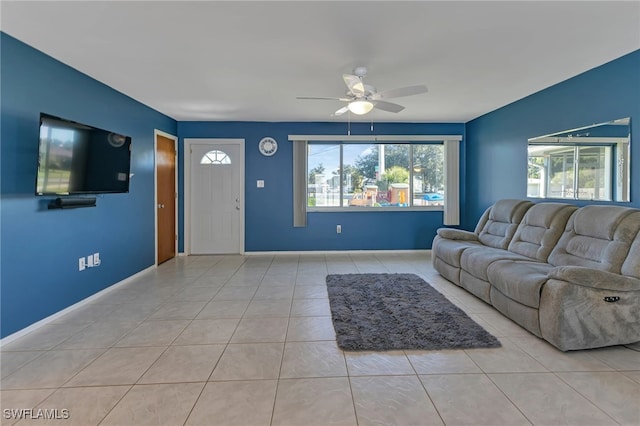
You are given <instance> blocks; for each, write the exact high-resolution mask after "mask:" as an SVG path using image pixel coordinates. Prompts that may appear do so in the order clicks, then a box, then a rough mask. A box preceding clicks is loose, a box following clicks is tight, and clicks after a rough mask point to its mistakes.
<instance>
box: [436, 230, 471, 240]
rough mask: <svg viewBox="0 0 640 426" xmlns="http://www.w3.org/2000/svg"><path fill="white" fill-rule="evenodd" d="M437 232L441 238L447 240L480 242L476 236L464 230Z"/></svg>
mask: <svg viewBox="0 0 640 426" xmlns="http://www.w3.org/2000/svg"><path fill="white" fill-rule="evenodd" d="M437 232H438V235H439V236H440V237H442V238H446V239H447V240H462V241H478V236H477V235H476V234H474V233H473V232H469V231H463V230H462V229H453V228H440V229H438V231H437Z"/></svg>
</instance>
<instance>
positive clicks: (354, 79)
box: [342, 74, 364, 96]
mask: <svg viewBox="0 0 640 426" xmlns="http://www.w3.org/2000/svg"><path fill="white" fill-rule="evenodd" d="M342 79H343V80H344V83H345V84H346V85H347V87H348V88H349V91H350V92H351V93H353V94H354V95H356V96H362V95H364V84H363V83H362V80H360V77H358V76H357V75H352V74H342Z"/></svg>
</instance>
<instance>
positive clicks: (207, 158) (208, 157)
mask: <svg viewBox="0 0 640 426" xmlns="http://www.w3.org/2000/svg"><path fill="white" fill-rule="evenodd" d="M200 164H212V165H218V164H231V158H229V156H228V155H227V153H226V152H224V151H218V150H213V151H209V152H207V153H206V154H205V155H203V156H202V158H201V159H200Z"/></svg>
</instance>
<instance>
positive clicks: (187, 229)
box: [182, 138, 245, 256]
mask: <svg viewBox="0 0 640 426" xmlns="http://www.w3.org/2000/svg"><path fill="white" fill-rule="evenodd" d="M194 144H195V145H211V146H212V147H215V146H216V145H230V144H232V145H238V147H239V148H240V161H239V162H238V163H236V164H237V166H238V167H240V229H239V233H240V254H244V191H245V187H244V160H245V159H244V139H211V138H185V140H184V155H183V156H182V157H183V159H182V160H183V166H184V167H183V170H184V254H186V255H187V256H188V255H190V254H191V145H194Z"/></svg>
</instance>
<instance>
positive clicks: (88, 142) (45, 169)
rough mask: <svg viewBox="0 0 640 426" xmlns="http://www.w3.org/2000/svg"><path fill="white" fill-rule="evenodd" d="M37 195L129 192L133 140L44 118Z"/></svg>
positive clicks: (72, 122)
mask: <svg viewBox="0 0 640 426" xmlns="http://www.w3.org/2000/svg"><path fill="white" fill-rule="evenodd" d="M39 147H40V149H39V152H38V174H37V179H36V195H66V194H69V195H71V194H100V193H114V192H129V171H130V167H131V138H130V137H128V136H124V135H120V134H118V133H114V132H109V131H107V130H102V129H98V128H95V127H92V126H88V125H85V124H80V123H76V122H74V121H70V120H65V119H63V118H58V117H54V116H52V115H48V114H44V113H41V114H40V145H39Z"/></svg>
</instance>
